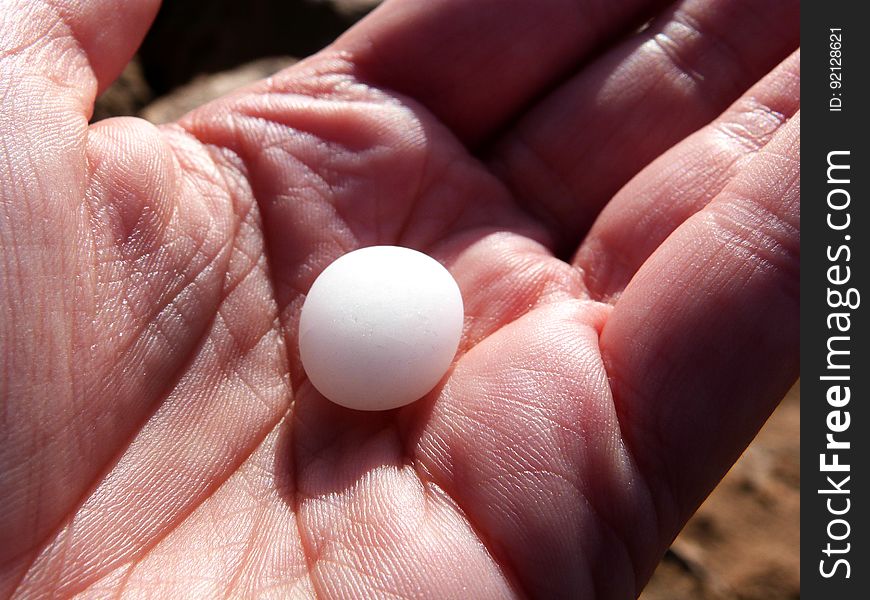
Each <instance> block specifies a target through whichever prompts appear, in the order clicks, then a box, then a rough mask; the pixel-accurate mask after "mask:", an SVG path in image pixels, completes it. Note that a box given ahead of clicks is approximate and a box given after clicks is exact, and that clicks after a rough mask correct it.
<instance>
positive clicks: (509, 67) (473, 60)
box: [334, 0, 653, 143]
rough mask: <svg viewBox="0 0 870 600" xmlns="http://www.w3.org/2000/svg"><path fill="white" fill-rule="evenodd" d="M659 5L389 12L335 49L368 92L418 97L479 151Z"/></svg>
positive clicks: (492, 2)
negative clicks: (524, 108)
mask: <svg viewBox="0 0 870 600" xmlns="http://www.w3.org/2000/svg"><path fill="white" fill-rule="evenodd" d="M651 4H653V3H652V2H649V1H646V0H628V1H624V2H594V1H591V0H580V1H577V0H544V1H537V2H526V1H524V0H480V1H476V2H466V1H464V0H434V1H430V2H414V1H413V0H394V1H393V2H387V3H386V4H385V5H384V6H383V7H381V8H380V9H379V10H377V11H375V12H374V13H373V14H372V15H371V16H370V17H369V18H368V19H366V20H364V21H363V22H362V23H360V25H358V26H357V27H355V28H354V29H352V30H351V31H350V32H349V33H348V34H347V35H346V36H344V37H343V38H341V39H340V40H339V41H338V42H337V44H336V45H335V46H334V48H335V50H336V51H338V52H342V53H344V55H345V56H346V57H347V58H349V60H350V61H351V63H352V64H353V69H354V71H355V74H356V75H357V77H358V78H359V79H360V80H361V81H364V82H366V83H369V84H371V85H374V86H377V87H382V88H386V89H390V90H393V91H395V92H399V93H401V94H404V95H407V96H411V97H412V98H414V99H415V100H417V101H418V102H421V103H423V104H424V105H425V106H426V107H427V108H428V109H429V110H431V111H432V112H433V113H434V114H435V116H436V117H438V118H439V119H441V120H442V121H443V122H444V123H446V124H447V125H448V126H449V127H451V128H452V129H453V130H454V131H455V132H456V133H457V134H458V135H459V136H460V138H461V139H463V140H464V141H466V142H470V143H475V142H477V141H479V140H480V139H481V138H484V137H486V136H488V135H490V134H491V133H492V131H493V130H494V129H495V128H497V127H499V126H500V125H501V124H502V123H503V122H504V121H505V120H506V119H508V118H509V117H510V116H512V115H513V114H514V113H515V112H516V111H517V110H519V109H520V108H521V107H522V106H524V105H525V104H527V103H528V102H529V101H531V100H532V99H533V98H534V97H535V96H536V95H538V94H539V93H540V91H541V90H542V89H544V88H546V87H548V86H550V85H552V84H554V83H555V82H556V81H557V80H558V79H559V78H560V77H561V76H563V75H565V74H566V73H567V72H569V71H570V70H571V69H572V68H573V67H574V66H575V65H576V64H577V63H578V61H580V60H581V59H582V58H583V57H584V56H586V55H587V54H588V53H589V52H590V51H591V50H593V49H594V48H595V47H596V46H597V45H598V44H600V43H601V42H602V41H603V40H606V39H607V38H609V37H612V36H613V35H615V34H618V33H619V32H621V31H623V30H626V29H628V28H629V27H631V25H632V24H635V23H637V22H638V21H639V20H640V18H641V17H642V16H644V15H643V14H642V13H643V12H644V11H646V10H651V9H650V5H651Z"/></svg>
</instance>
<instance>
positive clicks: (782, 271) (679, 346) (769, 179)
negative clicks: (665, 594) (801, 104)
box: [601, 112, 800, 541]
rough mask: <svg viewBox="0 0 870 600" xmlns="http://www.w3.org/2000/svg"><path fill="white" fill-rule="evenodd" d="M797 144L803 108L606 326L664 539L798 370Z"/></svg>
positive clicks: (604, 337)
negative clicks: (656, 504)
mask: <svg viewBox="0 0 870 600" xmlns="http://www.w3.org/2000/svg"><path fill="white" fill-rule="evenodd" d="M799 153H800V112H798V113H797V115H796V116H795V117H793V118H792V119H791V120H790V121H789V122H788V124H787V125H786V126H784V127H783V128H782V129H781V130H780V132H779V133H778V134H777V135H776V137H775V139H774V140H773V141H772V142H771V143H770V144H769V145H768V146H767V147H766V148H765V149H764V150H763V151H761V152H760V153H758V154H757V155H756V156H755V157H754V158H753V159H752V162H751V164H750V165H748V166H747V167H746V169H744V170H743V171H742V172H741V173H740V175H739V176H738V177H737V178H736V179H735V180H734V181H733V182H731V183H730V184H729V185H728V186H727V187H726V188H725V189H724V190H723V191H722V192H721V193H720V194H719V195H718V196H717V198H716V199H715V200H714V201H713V202H711V203H710V204H709V205H708V206H707V207H705V208H704V209H703V210H701V211H700V212H699V213H697V214H695V215H694V216H693V217H691V218H690V219H689V220H688V221H686V222H685V223H684V224H683V225H681V226H680V227H679V229H677V231H675V232H674V233H673V235H671V237H670V238H668V240H667V241H666V242H665V244H664V245H662V246H661V247H660V248H659V250H657V251H656V253H655V254H653V256H652V257H650V259H649V260H648V261H647V262H646V263H645V264H644V265H643V267H642V268H641V269H640V271H639V272H638V273H637V275H636V276H635V278H634V279H633V280H632V282H631V283H630V284H629V286H628V287H627V288H626V290H625V292H624V293H623V294H622V296H621V297H620V299H619V301H618V302H617V303H616V306H615V308H614V310H613V312H612V313H611V315H610V318H609V319H608V321H607V323H606V325H605V326H604V328H603V331H602V333H601V349H602V354H603V356H604V360H605V364H606V365H607V367H608V375H609V377H610V382H611V386H612V389H613V393H614V402H615V405H616V409H617V412H618V414H619V417H620V427H621V429H622V433H623V436H624V439H625V440H626V443H627V444H628V446H629V448H630V449H631V451H632V453H633V455H634V457H635V459H636V460H637V462H638V464H639V467H640V468H641V470H642V471H643V472H644V473H645V475H646V477H647V479H648V480H649V481H650V483H651V485H652V488H653V493H654V496H655V497H656V499H657V501H658V509H659V510H658V513H659V514H660V515H662V519H663V521H662V527H663V528H664V531H665V536H666V537H667V535H668V533H670V534H673V535H675V534H676V532H677V530H678V528H679V527H680V526H681V525H682V523H683V522H684V521H685V519H687V518H688V516H689V515H690V514H691V512H692V511H694V509H695V508H696V507H697V506H698V504H699V503H700V502H701V500H702V499H703V498H704V497H705V496H706V494H708V493H709V491H710V490H711V489H712V487H713V486H714V485H715V483H716V482H717V481H718V480H719V479H720V478H721V477H722V475H724V473H725V472H726V470H727V469H728V468H729V466H730V465H731V464H733V462H734V461H735V460H736V459H737V457H738V456H739V455H740V453H741V452H742V451H743V449H744V448H745V447H746V445H747V444H748V443H749V441H750V440H751V439H752V437H753V436H754V435H755V433H756V432H757V430H758V429H759V428H760V427H761V425H762V424H763V423H764V421H765V420H766V419H767V417H768V416H769V415H770V413H771V412H772V410H773V408H774V406H775V404H776V402H777V401H778V400H779V399H780V398H782V396H783V395H785V392H786V391H787V390H788V388H789V386H790V385H791V384H792V383H793V382H794V381H795V379H797V375H798V348H799V338H798V313H799V304H800V302H799V290H798V285H799V263H800V229H799V228H800V170H799ZM665 541H667V540H665Z"/></svg>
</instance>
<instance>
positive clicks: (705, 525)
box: [93, 0, 800, 600]
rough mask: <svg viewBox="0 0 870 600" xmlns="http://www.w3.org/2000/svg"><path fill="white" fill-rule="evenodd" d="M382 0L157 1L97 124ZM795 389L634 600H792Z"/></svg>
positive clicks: (216, 88) (250, 64) (250, 66)
mask: <svg viewBox="0 0 870 600" xmlns="http://www.w3.org/2000/svg"><path fill="white" fill-rule="evenodd" d="M379 2H380V0H247V1H246V2H239V1H238V0H211V1H210V2H207V3H206V2H202V1H201V0H164V3H163V7H162V8H161V10H160V14H159V15H158V16H157V19H156V21H155V23H154V26H153V27H152V29H151V31H150V33H149V34H148V37H147V38H146V39H145V42H144V43H143V44H142V48H141V49H140V51H139V53H138V54H137V56H136V57H135V59H134V60H133V61H132V62H131V63H130V65H129V66H128V67H127V69H126V70H125V71H124V73H123V74H122V76H121V77H120V78H119V80H118V81H117V82H116V83H115V84H114V85H113V86H112V87H111V88H110V89H108V90H107V91H106V92H105V93H104V94H103V96H102V97H101V98H100V99H99V100H98V102H97V106H96V108H95V111H94V117H93V118H94V120H99V119H104V118H107V117H112V116H118V115H136V116H140V117H143V118H145V119H148V120H149V121H152V122H155V123H165V122H168V121H172V120H174V119H176V118H178V117H179V116H181V115H182V114H184V113H185V112H187V111H188V110H190V109H192V108H194V107H196V106H198V105H200V104H203V103H205V102H207V101H209V100H211V99H213V98H216V97H218V96H220V95H222V94H225V93H226V92H229V91H230V90H232V89H235V88H237V87H240V86H242V85H245V84H248V83H250V82H252V81H255V80H257V79H260V78H262V77H266V76H268V75H271V74H272V73H274V72H276V71H278V70H280V69H282V68H284V67H287V66H289V65H291V64H293V62H295V61H296V60H297V59H299V58H302V57H305V56H307V55H309V54H311V53H313V52H316V51H317V50H318V49H320V48H322V47H323V46H325V45H327V44H328V43H329V42H330V41H332V40H333V39H335V38H336V37H337V36H338V35H339V34H340V33H341V32H342V31H344V30H345V29H347V28H348V27H349V26H351V25H352V24H353V23H354V22H355V21H357V20H358V19H360V18H362V17H363V16H364V15H365V14H366V13H367V12H368V11H370V10H372V9H373V8H374V7H375V6H376V5H377V4H379ZM799 493H800V390H799V386H798V385H795V387H794V388H793V389H792V390H791V391H790V392H789V394H788V395H787V396H786V398H785V400H784V401H783V403H782V404H781V405H780V407H779V409H778V410H777V411H776V413H774V415H773V417H772V418H771V419H770V421H768V423H767V425H765V427H764V429H762V431H761V433H760V434H759V436H758V438H757V439H756V440H755V442H754V443H753V444H752V446H750V447H749V449H748V450H747V451H746V453H745V454H744V455H743V457H742V458H741V459H740V461H739V462H738V463H737V464H736V465H735V466H734V467H733V468H732V469H731V471H730V473H729V474H728V476H727V477H726V478H725V479H724V480H723V481H722V483H721V484H720V485H719V487H718V488H717V489H716V490H715V491H714V492H713V494H712V495H711V496H710V497H709V498H708V499H707V501H706V502H705V503H704V505H703V506H701V508H700V510H699V511H698V513H697V514H696V515H695V517H694V518H693V519H692V520H691V521H690V522H689V524H688V525H687V526H686V528H685V529H684V531H683V532H682V533H681V534H680V536H679V537H678V538H677V539H676V540H675V541H674V543H673V545H672V546H671V549H670V550H669V551H668V553H667V554H666V555H665V557H664V559H663V560H662V562H661V564H660V565H659V568H658V570H657V571H656V573H655V575H654V576H653V579H652V581H651V582H650V584H649V586H647V588H646V590H645V591H644V593H643V595H642V596H641V598H642V600H725V599H735V598H736V599H742V600H780V599H782V600H791V599H796V598H800V569H799V553H800V529H799V521H800V495H799Z"/></svg>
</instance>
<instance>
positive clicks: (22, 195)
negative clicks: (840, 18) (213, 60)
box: [0, 0, 800, 598]
mask: <svg viewBox="0 0 870 600" xmlns="http://www.w3.org/2000/svg"><path fill="white" fill-rule="evenodd" d="M652 4H655V3H651V5H652ZM7 5H8V6H6V7H5V8H4V14H3V18H2V20H0V49H2V53H0V139H2V142H3V154H2V156H0V172H2V176H0V246H2V253H0V296H2V304H0V306H2V313H0V358H2V362H0V402H2V412H0V505H2V506H3V510H2V511H0V593H2V594H3V595H12V596H16V595H17V596H20V597H40V596H42V595H45V596H48V595H53V596H67V595H71V594H74V593H77V592H87V593H91V594H93V595H97V596H99V595H109V594H121V593H128V594H131V595H136V594H153V595H160V594H163V595H166V596H169V597H182V596H188V597H189V596H190V595H195V596H201V597H216V596H217V595H219V594H226V595H230V596H245V595H250V596H255V597H262V596H269V595H272V596H275V597H287V596H288V595H289V594H292V593H295V594H298V595H299V596H302V597H304V596H313V595H316V596H318V597H336V598H341V597H365V596H371V597H394V596H395V597H406V596H419V597H435V598H450V597H456V598H495V597H505V596H512V595H516V596H526V595H531V596H537V597H547V598H549V597H579V598H593V597H600V598H627V597H632V596H634V595H636V594H637V593H639V591H640V589H641V588H642V587H643V585H644V584H645V582H646V581H647V579H648V578H649V576H650V574H651V573H652V571H653V569H654V567H655V565H656V563H657V561H658V559H659V558H660V556H661V554H662V553H663V551H664V549H665V548H666V547H667V545H668V543H669V542H670V541H671V539H672V538H673V537H674V536H675V535H676V533H677V532H678V531H679V529H680V527H681V526H682V525H683V523H684V522H685V521H686V519H687V518H688V517H689V516H690V515H691V514H692V512H693V511H694V510H695V508H696V507H697V506H698V504H699V503H700V502H701V500H702V499H703V498H704V497H705V496H706V494H707V493H708V492H709V491H710V489H712V487H713V486H714V485H715V484H716V482H717V481H718V480H719V479H720V478H721V476H722V475H723V474H724V472H725V471H726V470H727V469H728V467H729V466H730V465H731V464H732V463H733V461H734V460H735V459H736V458H737V456H739V454H740V452H741V451H742V450H743V449H744V448H745V447H746V445H747V444H748V443H749V441H750V440H751V439H752V437H753V435H754V434H755V432H756V431H757V430H758V428H759V427H760V426H761V424H762V423H763V422H764V420H765V419H766V418H767V417H768V415H769V414H770V412H771V411H772V410H773V408H774V406H775V405H776V402H777V400H778V399H779V398H780V397H781V396H782V395H783V394H784V392H785V391H786V389H787V388H788V387H789V385H790V384H791V383H792V382H793V381H794V380H795V378H796V377H797V374H798V361H797V350H798V333H797V332H798V306H799V297H798V264H799V255H800V229H799V225H800V223H799V214H800V199H799V171H798V166H799V162H798V161H799V139H800V137H799V72H800V67H799V57H798V54H797V52H796V48H797V44H798V40H797V15H798V3H797V2H796V1H790V0H789V1H786V0H783V1H775V2H763V3H756V2H749V1H748V0H747V1H740V2H734V1H733V0H685V1H684V2H681V3H680V4H679V6H678V8H676V9H673V8H672V9H669V10H668V11H665V12H663V13H661V14H660V15H659V16H657V17H656V18H655V19H654V20H653V21H652V23H651V24H650V26H649V27H648V28H647V29H645V30H644V31H643V32H641V33H637V34H633V35H629V36H628V37H625V35H623V36H622V37H620V35H621V34H625V33H626V32H630V31H632V30H633V29H636V28H637V24H638V23H640V22H642V21H643V20H644V19H646V18H648V17H649V16H650V14H651V13H652V11H653V10H654V8H653V7H651V6H645V5H644V2H643V1H642V0H630V1H628V2H592V1H591V0H544V1H541V2H534V3H531V2H526V1H522V0H497V1H496V0H477V1H476V2H469V1H467V0H431V1H427V2H415V1H413V0H391V1H389V2H387V3H386V4H385V5H384V6H383V7H381V8H380V9H379V10H377V11H376V12H375V13H374V14H373V15H372V16H370V17H369V18H368V19H366V20H365V21H364V22H363V23H361V24H360V25H359V26H357V27H356V28H355V29H353V30H352V31H351V32H349V33H348V34H347V35H345V36H344V37H343V38H341V39H340V40H339V41H337V42H336V43H335V44H334V45H333V46H331V47H330V48H328V49H326V50H325V51H323V52H321V53H320V54H318V55H317V56H315V57H312V58H310V59H308V60H306V61H304V62H302V63H300V64H299V65H297V66H295V67H293V68H291V69H288V70H286V71H284V72H282V73H280V74H278V75H277V76H275V77H273V78H271V79H269V80H266V81H263V82H260V83H259V84H256V85H254V86H251V87H250V88H247V89H245V90H242V91H240V92H237V93H235V94H232V95H230V96H229V97H227V98H224V99H222V100H219V101H217V102H214V103H212V104H209V105H207V106H205V107H203V108H201V109H198V110H196V111H194V112H193V113H191V114H190V115H188V116H186V117H184V118H183V119H182V120H181V121H179V122H178V123H175V124H171V125H168V126H164V127H160V128H157V127H154V126H152V125H150V124H147V123H145V122H143V121H140V120H137V119H131V118H123V119H111V120H108V121H104V122H101V123H98V124H95V125H91V126H89V125H88V124H87V118H88V115H89V114H90V111H91V107H92V104H93V100H94V98H95V96H96V94H97V93H98V91H99V90H102V89H105V87H106V86H107V85H108V84H109V83H110V82H111V80H112V79H113V78H114V77H115V76H116V75H117V73H118V72H119V71H120V70H121V68H122V67H123V65H124V63H125V62H126V61H127V60H128V58H129V56H130V55H131V54H132V53H133V52H134V50H135V47H136V44H137V43H138V41H139V40H140V39H141V37H142V36H143V35H144V33H145V30H146V28H147V24H148V23H149V22H150V20H151V18H152V17H153V14H154V13H155V11H156V9H157V5H156V2H154V1H150V2H143V1H140V0H126V1H124V2H117V1H113V2H110V1H109V0H95V1H92V2H71V1H62V0H58V1H56V2H52V3H48V2H45V3H33V2H28V1H26V0H19V1H16V0H13V1H12V2H11V3H7ZM765 23H767V24H769V26H768V25H764V24H765ZM758 27H761V28H762V30H763V35H759V33H758V31H756V29H757V28H758ZM620 40H621V41H620ZM783 61H784V62H783ZM779 63H781V64H779ZM777 65H779V66H777ZM729 105H731V108H728V107H729ZM726 109H727V110H726ZM723 111H724V112H723ZM708 123H710V124H709V125H707V124H708ZM705 125H706V127H705ZM693 132H695V133H693ZM593 223H594V224H593ZM590 227H591V229H590ZM372 244H398V245H404V246H409V247H413V248H417V249H420V250H422V251H425V252H427V253H429V254H431V255H432V256H434V257H435V258H437V259H438V260H440V261H442V262H443V263H444V264H445V265H447V266H448V267H449V268H450V270H451V272H452V273H453V274H454V276H455V277H456V279H457V280H458V282H459V284H460V287H461V289H462V292H463V296H464V298H465V302H466V309H467V319H466V328H465V332H464V338H463V342H462V345H461V348H460V353H459V355H458V356H457V359H456V362H455V363H454V366H453V367H452V369H451V371H450V373H449V374H448V376H447V377H445V379H444V381H443V382H442V384H440V385H439V387H438V388H436V390H434V391H433V392H432V393H431V394H430V395H429V396H427V397H426V398H425V399H423V400H421V401H420V402H418V403H416V404H414V405H411V406H409V407H406V408H403V409H399V410H396V411H390V412H385V413H379V414H369V413H357V412H353V411H349V410H346V409H342V408H339V407H337V406H334V405H332V404H330V403H329V402H327V401H326V400H324V398H322V397H321V396H320V395H319V394H318V393H317V392H316V391H315V390H313V388H312V387H311V386H310V384H309V383H308V382H307V381H306V379H305V375H304V372H303V371H302V369H301V367H300V365H299V361H298V354H297V348H296V324H297V320H298V316H299V309H300V307H301V304H302V300H303V298H304V294H305V291H306V290H307V289H308V287H309V286H310V285H311V283H312V281H313V280H314V278H315V277H316V276H317V274H318V273H319V272H320V271H321V270H322V269H323V268H324V267H325V266H326V265H327V264H328V263H329V262H330V261H332V260H334V259H335V258H337V257H338V256H340V255H341V254H342V253H344V252H347V251H349V250H352V249H354V248H358V247H361V246H366V245H372ZM572 255H573V257H574V258H573V259H571V258H570V257H571V256H572ZM564 259H568V260H564Z"/></svg>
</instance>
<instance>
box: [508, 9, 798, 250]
mask: <svg viewBox="0 0 870 600" xmlns="http://www.w3.org/2000/svg"><path fill="white" fill-rule="evenodd" d="M798 12H799V5H798V2H797V1H795V0H776V1H774V2H761V3H759V2H752V1H751V0H739V1H736V2H735V1H734V0H683V1H681V2H679V3H678V4H677V5H676V6H674V7H673V8H672V9H671V10H670V11H669V12H668V13H666V14H664V15H662V16H661V17H660V18H658V19H657V20H656V21H654V22H653V23H652V24H651V25H650V27H649V28H648V29H647V30H645V31H643V32H642V33H640V34H638V35H637V36H635V37H632V38H629V39H628V40H626V41H625V42H623V43H622V44H621V45H619V46H618V47H616V48H614V49H613V50H611V51H609V52H608V53H606V54H605V55H603V56H602V57H601V58H599V59H597V60H596V61H595V62H593V63H592V64H591V65H590V66H589V67H588V68H586V69H584V70H583V71H582V72H580V73H579V74H578V75H577V76H576V77H575V78H574V79H572V80H570V81H569V82H567V83H566V84H564V85H563V86H562V87H561V88H559V89H558V90H556V91H555V92H554V93H553V94H551V95H550V96H549V97H547V98H546V99H545V100H544V101H542V102H541V103H540V104H538V105H537V106H536V107H535V108H534V109H533V110H532V111H530V112H529V113H528V114H527V115H526V116H525V117H524V118H523V119H522V120H521V121H520V122H519V123H518V124H517V126H516V127H515V128H514V129H512V130H511V131H509V132H508V133H507V134H506V136H505V137H504V138H503V139H502V140H501V141H500V142H499V143H498V144H497V145H496V147H495V149H494V152H493V155H492V159H491V164H492V165H493V167H494V169H495V170H496V172H497V173H499V174H500V175H501V176H502V178H503V179H504V181H505V182H506V183H507V184H508V186H509V187H510V188H511V189H512V190H513V192H514V194H515V195H516V196H517V197H518V199H519V200H520V202H521V203H523V204H524V205H525V206H526V207H527V208H528V209H529V210H530V211H531V212H532V213H533V214H535V215H537V216H539V217H540V218H542V219H543V220H544V221H545V222H546V223H547V224H548V225H549V226H550V227H551V228H552V229H553V230H554V231H555V232H556V233H557V234H558V237H560V238H561V240H562V244H561V246H562V248H560V250H563V251H568V252H573V251H574V250H575V249H576V244H577V242H578V240H579V238H580V236H581V235H582V234H583V233H584V232H585V231H586V230H587V229H588V228H589V226H590V225H591V224H592V222H593V220H594V219H595V217H596V216H597V214H598V212H599V211H600V210H601V208H602V207H603V206H604V204H605V203H606V202H607V201H608V200H610V198H611V197H612V196H613V194H614V193H616V191H617V190H618V189H619V188H620V187H622V186H623V185H624V184H625V183H626V182H627V181H628V180H629V179H630V178H631V177H632V176H634V175H635V174H636V173H637V172H638V171H640V169H641V168H643V167H644V166H645V165H646V164H647V163H649V162H650V161H651V160H652V159H653V158H655V157H656V156H658V155H659V154H661V153H662V152H663V151H665V150H666V149H667V148H669V147H670V146H672V145H673V144H674V143H676V142H678V141H679V140H681V139H683V138H684V137H685V136H686V135H688V134H689V133H691V132H692V131H695V130H696V129H697V128H699V127H700V126H702V125H704V124H705V123H707V122H709V121H710V120H711V119H712V118H714V117H715V116H717V115H718V114H719V113H721V111H722V110H724V109H725V108H726V107H727V106H728V105H729V104H731V103H732V102H733V101H734V100H735V99H736V98H737V97H738V96H739V95H740V94H741V93H743V92H744V91H745V90H746V89H747V88H749V87H750V86H751V85H752V84H753V83H754V82H756V81H758V79H759V78H761V77H762V76H763V75H764V74H765V73H767V72H768V71H770V69H772V68H773V67H774V66H775V65H776V64H778V63H779V62H780V61H782V60H783V59H784V58H785V57H786V56H787V55H788V54H789V53H790V52H792V51H793V50H794V49H795V48H796V47H797V46H798Z"/></svg>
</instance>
